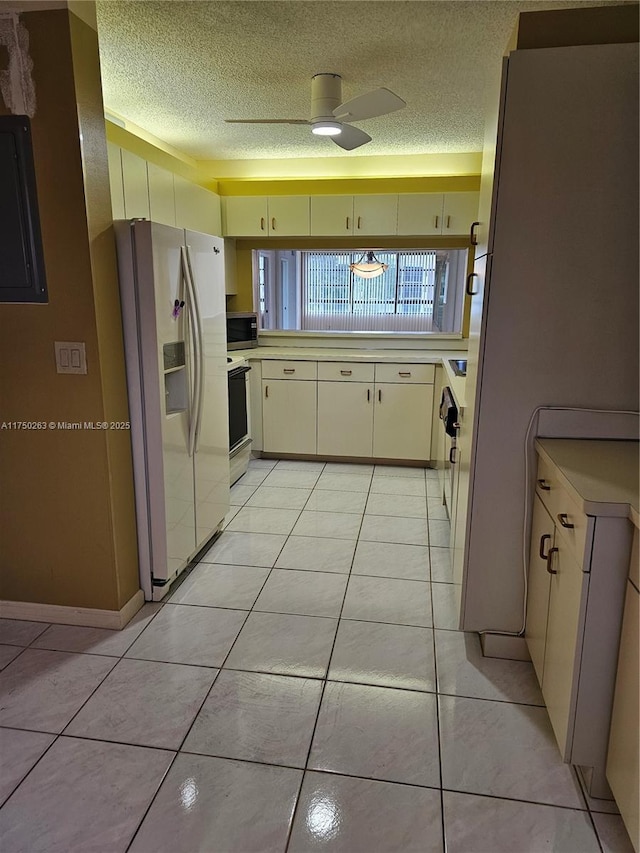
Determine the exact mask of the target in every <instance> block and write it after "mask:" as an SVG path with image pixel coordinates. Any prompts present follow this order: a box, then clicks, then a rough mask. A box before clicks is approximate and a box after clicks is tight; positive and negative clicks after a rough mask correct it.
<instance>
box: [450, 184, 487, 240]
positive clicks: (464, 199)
mask: <svg viewBox="0 0 640 853" xmlns="http://www.w3.org/2000/svg"><path fill="white" fill-rule="evenodd" d="M478 201H479V194H478V193H476V192H471V193H445V196H444V208H443V211H442V233H443V234H445V235H450V234H451V235H453V234H469V231H470V230H471V223H472V222H475V221H476V220H477V218H478Z"/></svg>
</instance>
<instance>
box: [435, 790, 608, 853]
mask: <svg viewBox="0 0 640 853" xmlns="http://www.w3.org/2000/svg"><path fill="white" fill-rule="evenodd" d="M444 823H445V837H446V839H447V851H449V853H470V851H473V853H516V851H517V853H599V847H598V842H597V840H596V836H595V833H594V831H593V828H592V826H591V822H590V820H589V815H588V814H587V813H586V812H580V811H573V810H571V809H561V808H553V807H551V806H544V805H534V804H532V803H520V802H515V801H514V800H500V799H496V798H490V797H478V796H472V795H469V794H455V793H451V792H449V791H445V792H444Z"/></svg>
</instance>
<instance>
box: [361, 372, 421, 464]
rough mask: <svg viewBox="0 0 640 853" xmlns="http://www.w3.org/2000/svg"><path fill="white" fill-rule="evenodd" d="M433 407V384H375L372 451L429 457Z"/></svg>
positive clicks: (401, 456) (388, 455)
mask: <svg viewBox="0 0 640 853" xmlns="http://www.w3.org/2000/svg"><path fill="white" fill-rule="evenodd" d="M432 411H433V385H395V384H376V386H375V401H374V415H373V455H374V456H375V457H377V458H379V459H415V460H424V461H427V460H429V459H430V454H431V414H432Z"/></svg>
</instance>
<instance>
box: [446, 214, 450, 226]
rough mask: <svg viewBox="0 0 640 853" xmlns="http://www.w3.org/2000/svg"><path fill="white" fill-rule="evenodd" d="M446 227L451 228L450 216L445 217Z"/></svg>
mask: <svg viewBox="0 0 640 853" xmlns="http://www.w3.org/2000/svg"><path fill="white" fill-rule="evenodd" d="M446 227H447V228H451V217H450V216H447V222H446Z"/></svg>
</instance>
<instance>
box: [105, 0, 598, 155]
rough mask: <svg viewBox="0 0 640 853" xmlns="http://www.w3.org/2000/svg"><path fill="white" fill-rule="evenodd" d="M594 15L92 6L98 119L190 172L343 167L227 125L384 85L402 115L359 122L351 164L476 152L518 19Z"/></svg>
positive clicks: (120, 0)
mask: <svg viewBox="0 0 640 853" xmlns="http://www.w3.org/2000/svg"><path fill="white" fill-rule="evenodd" d="M583 5H585V6H586V5H605V2H604V0H599V2H598V0H596V2H593V3H591V2H589V3H584V2H579V1H578V0H568V2H548V0H538V2H521V0H511V2H508V3H505V2H499V0H496V2H494V0H482V1H481V2H475V0H474V2H466V0H460V2H458V1H457V0H455V2H454V1H453V0H437V2H430V0H417V2H404V0H380V2H369V0H362V2H353V0H352V2H325V0H312V1H311V2H307V0H297V1H296V2H291V0H285V2H271V0H260V2H253V0H247V1H246V2H203V1H202V0H198V1H197V2H181V0H173V2H153V1H152V0H143V2H140V0H98V2H97V18H98V34H99V39H100V54H101V63H102V76H103V87H104V98H105V105H106V108H107V110H110V111H113V112H114V113H115V114H116V115H119V116H122V117H124V118H125V119H126V120H128V121H131V122H134V123H135V124H137V125H139V126H140V127H142V128H144V129H145V130H147V131H148V132H150V133H152V134H154V135H155V136H156V137H158V138H159V139H161V140H163V141H164V142H166V143H168V144H170V145H172V146H174V147H175V148H177V149H179V150H180V151H182V152H184V153H185V154H188V155H190V156H191V157H193V158H195V159H197V160H215V161H221V160H222V161H229V160H235V161H238V160H259V159H265V158H266V159H286V158H334V157H342V158H344V157H345V152H344V151H343V150H342V149H341V148H338V146H336V145H334V144H333V143H332V142H330V141H329V140H327V139H326V138H325V139H322V138H319V137H314V136H313V135H312V134H311V132H310V129H309V128H308V127H305V126H287V125H267V126H259V125H253V126H251V125H249V126H246V125H245V126H243V125H227V124H225V123H224V119H225V118H285V117H286V118H288V117H291V118H298V117H299V118H307V117H308V114H309V108H310V81H311V77H312V76H313V75H314V74H316V73H318V72H327V71H331V72H335V73H339V74H341V75H342V77H343V97H344V98H345V99H349V98H352V97H354V96H356V95H359V94H362V93H364V92H367V91H369V90H371V89H375V88H378V87H380V86H386V87H388V88H390V89H391V90H393V91H394V92H396V93H397V94H398V95H400V96H401V97H402V98H404V100H406V102H407V107H406V108H405V109H403V110H400V111H398V112H396V113H392V114H391V115H388V116H383V117H379V118H374V119H370V120H368V121H366V122H362V128H363V129H366V130H367V132H368V133H369V134H370V135H371V136H372V137H373V141H372V142H370V143H368V144H367V145H366V146H363V147H362V148H360V149H358V150H357V151H355V152H351V153H350V154H349V155H348V156H349V157H350V158H352V160H356V159H360V160H361V158H371V157H376V156H377V157H379V156H381V155H383V156H388V155H420V154H459V153H463V152H478V151H481V150H482V141H483V129H484V113H485V100H486V95H487V92H488V91H490V89H491V81H492V77H493V76H494V75H497V76H499V73H500V66H501V57H502V55H503V52H504V50H505V47H506V45H507V42H508V40H509V37H510V35H511V32H512V30H513V28H514V26H515V23H516V20H517V16H518V13H519V12H521V11H530V10H535V9H541V8H545V9H549V7H550V6H553V7H554V8H568V7H577V6H583Z"/></svg>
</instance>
